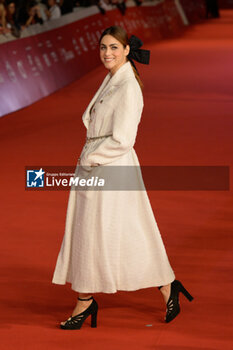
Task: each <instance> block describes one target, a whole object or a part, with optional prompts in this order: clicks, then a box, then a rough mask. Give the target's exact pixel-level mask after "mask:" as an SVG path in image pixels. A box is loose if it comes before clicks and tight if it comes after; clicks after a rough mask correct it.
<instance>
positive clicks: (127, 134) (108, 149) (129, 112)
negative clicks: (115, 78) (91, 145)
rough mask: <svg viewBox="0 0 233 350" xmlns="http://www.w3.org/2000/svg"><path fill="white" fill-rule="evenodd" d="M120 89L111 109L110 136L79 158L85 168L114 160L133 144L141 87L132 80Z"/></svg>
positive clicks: (136, 127)
mask: <svg viewBox="0 0 233 350" xmlns="http://www.w3.org/2000/svg"><path fill="white" fill-rule="evenodd" d="M120 89H121V92H120V94H118V99H117V103H116V104H115V106H116V107H115V108H114V109H113V116H112V118H113V120H112V132H111V133H112V136H109V137H106V138H105V139H104V140H103V141H102V142H101V143H100V144H99V145H98V146H97V148H96V149H94V150H93V151H91V152H90V153H88V154H84V156H83V157H82V158H81V159H80V165H81V166H83V167H84V168H85V167H86V169H87V170H88V169H89V170H90V167H93V166H98V165H104V164H110V163H112V162H114V161H115V160H117V159H118V158H120V157H121V156H122V155H124V154H125V153H127V152H128V151H129V150H130V149H131V148H133V146H134V144H135V139H136V136H137V129H138V124H139V123H140V120H141V114H142V109H143V97H142V93H141V89H140V86H139V85H138V83H137V82H136V84H135V81H133V80H129V81H126V82H125V83H124V84H123V85H122V86H121V87H120Z"/></svg>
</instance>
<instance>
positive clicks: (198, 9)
mask: <svg viewBox="0 0 233 350" xmlns="http://www.w3.org/2000/svg"><path fill="white" fill-rule="evenodd" d="M180 4H181V6H182V7H183V9H184V12H185V14H186V16H187V18H188V21H189V22H190V23H197V22H200V21H201V20H203V19H204V18H205V15H206V5H205V0H180Z"/></svg>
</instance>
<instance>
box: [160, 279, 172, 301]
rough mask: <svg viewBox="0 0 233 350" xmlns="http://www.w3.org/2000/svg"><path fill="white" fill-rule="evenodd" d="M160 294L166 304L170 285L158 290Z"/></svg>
mask: <svg viewBox="0 0 233 350" xmlns="http://www.w3.org/2000/svg"><path fill="white" fill-rule="evenodd" d="M160 292H161V293H162V295H163V298H164V301H165V303H166V304H167V301H168V299H169V296H170V292H171V283H169V284H166V285H165V286H162V288H160Z"/></svg>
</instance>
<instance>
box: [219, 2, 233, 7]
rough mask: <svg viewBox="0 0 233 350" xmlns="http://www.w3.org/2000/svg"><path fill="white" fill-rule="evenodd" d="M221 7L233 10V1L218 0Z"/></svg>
mask: <svg viewBox="0 0 233 350" xmlns="http://www.w3.org/2000/svg"><path fill="white" fill-rule="evenodd" d="M218 3H219V7H220V8H223V9H224V8H225V9H233V0H218Z"/></svg>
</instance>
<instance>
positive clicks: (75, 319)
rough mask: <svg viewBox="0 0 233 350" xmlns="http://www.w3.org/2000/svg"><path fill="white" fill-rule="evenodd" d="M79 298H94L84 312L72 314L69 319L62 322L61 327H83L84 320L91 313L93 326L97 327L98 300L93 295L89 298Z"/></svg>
mask: <svg viewBox="0 0 233 350" xmlns="http://www.w3.org/2000/svg"><path fill="white" fill-rule="evenodd" d="M78 299H79V300H91V299H93V300H92V303H91V304H90V305H89V306H88V308H87V309H86V310H84V311H83V312H82V313H80V314H78V315H75V316H70V317H69V318H68V320H66V322H65V324H64V325H62V324H60V327H61V328H62V329H80V328H81V327H82V324H83V322H84V321H85V319H86V318H87V317H88V316H89V315H91V327H92V328H95V327H97V312H98V304H97V302H96V300H95V299H94V298H93V297H90V298H89V299H81V298H78Z"/></svg>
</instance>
